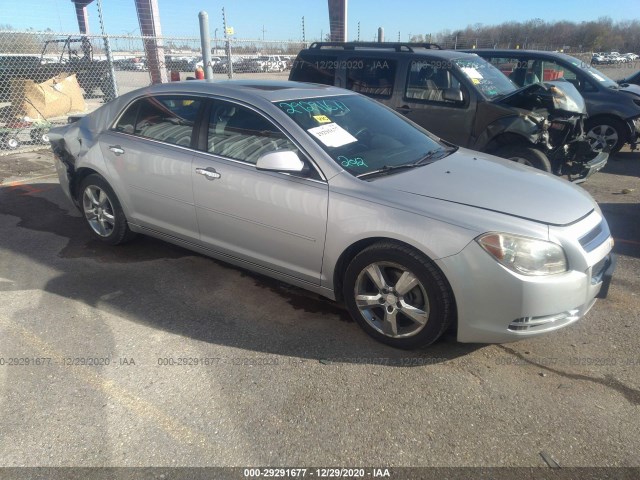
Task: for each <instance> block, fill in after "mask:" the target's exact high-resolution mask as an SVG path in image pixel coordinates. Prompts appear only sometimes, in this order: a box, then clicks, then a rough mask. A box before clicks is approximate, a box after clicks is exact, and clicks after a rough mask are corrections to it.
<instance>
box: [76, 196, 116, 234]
mask: <svg viewBox="0 0 640 480" xmlns="http://www.w3.org/2000/svg"><path fill="white" fill-rule="evenodd" d="M82 208H83V210H84V216H85V218H86V219H87V222H89V226H90V227H91V228H92V229H93V231H94V232H96V233H97V234H98V235H100V236H101V237H108V236H109V235H111V233H113V229H114V228H115V215H114V213H113V205H112V204H111V200H110V199H109V196H108V195H107V194H106V192H105V191H104V190H102V189H101V188H99V187H97V186H95V185H89V186H88V187H87V188H85V190H84V193H83V195H82Z"/></svg>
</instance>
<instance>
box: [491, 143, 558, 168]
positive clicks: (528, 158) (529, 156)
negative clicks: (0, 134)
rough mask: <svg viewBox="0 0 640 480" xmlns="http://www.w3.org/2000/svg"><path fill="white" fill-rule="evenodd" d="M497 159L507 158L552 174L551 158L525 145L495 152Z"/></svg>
mask: <svg viewBox="0 0 640 480" xmlns="http://www.w3.org/2000/svg"><path fill="white" fill-rule="evenodd" d="M495 155H496V156H497V157H501V158H506V159H507V160H512V161H514V162H516V163H520V164H522V165H527V166H528V167H533V168H537V169H538V170H542V171H543V172H551V163H550V162H549V158H548V157H547V156H546V155H545V154H544V153H543V152H541V151H540V150H538V149H537V148H533V147H527V146H525V145H508V146H506V147H502V148H500V149H499V150H497V151H496V152H495Z"/></svg>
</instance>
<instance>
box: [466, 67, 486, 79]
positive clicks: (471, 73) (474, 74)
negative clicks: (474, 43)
mask: <svg viewBox="0 0 640 480" xmlns="http://www.w3.org/2000/svg"><path fill="white" fill-rule="evenodd" d="M461 69H462V71H463V72H464V74H465V75H466V76H467V77H469V78H477V79H478V80H482V74H481V73H480V72H479V71H478V70H476V69H475V68H473V67H461Z"/></svg>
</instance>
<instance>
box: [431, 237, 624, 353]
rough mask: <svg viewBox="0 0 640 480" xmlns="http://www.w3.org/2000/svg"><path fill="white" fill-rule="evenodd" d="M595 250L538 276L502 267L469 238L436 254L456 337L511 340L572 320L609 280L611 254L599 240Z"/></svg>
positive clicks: (600, 295) (601, 293)
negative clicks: (457, 248)
mask: <svg viewBox="0 0 640 480" xmlns="http://www.w3.org/2000/svg"><path fill="white" fill-rule="evenodd" d="M607 245H609V242H607ZM598 255H599V256H600V257H599V258H597V259H592V260H591V261H592V264H590V265H588V264H587V263H585V264H584V265H583V266H584V267H585V268H581V267H580V268H578V269H575V270H570V271H568V272H565V273H562V274H558V275H550V276H541V277H533V276H525V275H520V274H517V273H515V272H513V271H511V270H509V269H507V268H506V267H504V266H502V265H500V264H499V263H498V262H496V261H495V260H494V259H493V258H492V257H491V256H490V255H489V254H488V253H487V252H485V251H484V250H483V249H482V248H481V247H480V246H479V245H478V244H477V243H476V242H475V241H473V242H471V243H469V245H467V247H465V249H463V250H462V252H460V253H459V254H457V255H454V256H451V257H447V258H443V259H440V260H439V261H438V264H439V266H440V268H441V269H442V270H443V271H444V272H445V275H446V276H447V278H448V279H449V282H450V284H451V287H452V289H453V292H454V295H455V298H456V305H457V310H458V341H459V342H472V343H504V342H512V341H517V340H521V339H523V338H530V337H533V336H538V335H541V334H545V333H549V332H552V331H554V330H558V329H560V328H563V327H566V326H567V325H570V324H572V323H574V322H576V321H577V320H579V319H580V318H582V317H583V316H584V315H586V313H587V312H588V311H589V310H590V308H591V307H592V306H593V304H594V303H595V301H596V299H597V298H603V296H605V295H606V293H607V291H608V288H609V284H610V282H611V276H612V274H613V270H614V269H615V257H613V256H612V255H610V247H607V246H605V245H603V248H602V249H599V253H598ZM583 259H584V260H585V262H586V261H587V260H586V255H583ZM570 265H571V262H570Z"/></svg>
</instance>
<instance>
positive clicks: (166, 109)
mask: <svg viewBox="0 0 640 480" xmlns="http://www.w3.org/2000/svg"><path fill="white" fill-rule="evenodd" d="M201 106H202V100H200V99H196V98H191V97H187V96H166V97H165V96H158V97H145V98H142V99H140V100H138V101H136V102H134V103H133V104H132V105H131V106H130V107H129V108H128V109H127V110H126V111H125V112H124V114H123V115H122V116H121V117H120V119H119V120H118V122H117V123H116V125H115V128H114V129H115V130H116V131H117V132H123V133H129V134H133V135H136V136H139V137H143V138H150V139H152V140H158V141H161V142H165V143H170V144H172V145H181V146H183V147H188V146H190V145H191V138H192V136H193V126H194V123H195V120H196V117H197V116H198V112H199V111H200V107H201Z"/></svg>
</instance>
